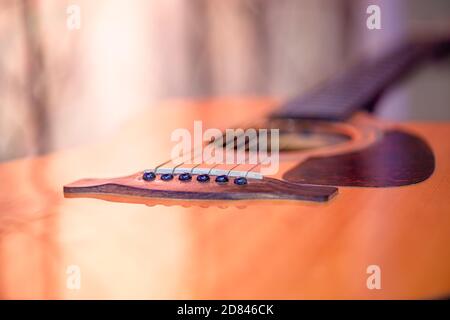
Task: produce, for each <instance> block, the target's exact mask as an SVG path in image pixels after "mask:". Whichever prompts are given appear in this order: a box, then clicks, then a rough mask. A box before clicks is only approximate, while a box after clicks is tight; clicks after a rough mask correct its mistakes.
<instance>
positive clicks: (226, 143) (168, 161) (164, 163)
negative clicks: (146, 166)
mask: <svg viewBox="0 0 450 320" xmlns="http://www.w3.org/2000/svg"><path fill="white" fill-rule="evenodd" d="M244 127H249V126H244ZM242 135H245V133H243V134H241V135H239V136H238V137H240V136H242ZM216 137H218V136H216ZM216 137H214V138H216ZM232 140H233V142H234V137H233V139H232ZM216 142H217V141H216V139H215V140H214V141H213V142H209V143H208V144H210V143H216ZM230 142H231V141H228V140H227V141H226V142H225V148H226V147H227V145H228V143H230ZM195 148H196V147H195V146H194V147H192V148H191V150H190V151H189V153H193V151H194V150H195ZM200 150H202V148H200ZM197 155H198V153H197ZM184 156H185V154H182V155H179V156H178V157H176V158H175V159H169V160H167V161H164V162H162V163H160V164H159V165H157V166H156V167H155V169H154V170H153V172H154V173H157V170H158V169H159V168H161V167H162V166H164V165H166V164H168V163H170V162H172V161H175V160H177V159H180V158H183V157H184ZM194 158H195V155H194V156H192V157H191V158H190V160H192V159H194ZM210 158H212V157H210ZM210 158H208V160H209V159H210ZM185 162H186V161H183V162H181V163H180V164H178V165H177V166H175V167H174V168H173V170H172V174H173V173H174V172H175V169H176V168H178V167H179V166H181V165H183V164H184V163H185ZM201 164H202V163H199V164H198V165H196V166H195V167H194V168H192V169H195V168H196V167H197V166H199V165H201ZM211 169H212V168H211Z"/></svg>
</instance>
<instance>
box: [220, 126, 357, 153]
mask: <svg viewBox="0 0 450 320" xmlns="http://www.w3.org/2000/svg"><path fill="white" fill-rule="evenodd" d="M260 128H265V129H279V151H280V152H281V153H291V152H299V151H306V150H311V149H317V148H323V147H327V146H332V145H337V144H341V143H345V142H348V141H350V140H351V137H350V136H349V135H347V134H345V133H343V132H340V131H338V130H337V129H336V126H334V125H330V124H327V123H323V122H317V121H299V120H290V119H282V120H281V119H277V120H270V121H268V122H267V124H266V126H261V127H260ZM257 134H258V135H259V131H258V130H257ZM258 138H259V136H258ZM224 141H225V139H224ZM270 142H271V136H270V130H268V136H267V143H268V146H267V148H268V151H269V153H270V152H271V145H270ZM237 145H238V142H237V138H235V140H234V149H235V150H236V149H237ZM223 147H224V148H225V147H226V143H225V142H224V144H223ZM249 149H250V143H249V138H248V137H247V136H246V137H245V150H246V151H249ZM258 150H259V145H258Z"/></svg>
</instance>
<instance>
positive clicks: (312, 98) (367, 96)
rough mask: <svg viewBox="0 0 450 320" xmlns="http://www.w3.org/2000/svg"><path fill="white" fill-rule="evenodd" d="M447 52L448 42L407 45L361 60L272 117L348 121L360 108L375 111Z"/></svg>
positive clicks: (293, 101) (286, 105)
mask: <svg viewBox="0 0 450 320" xmlns="http://www.w3.org/2000/svg"><path fill="white" fill-rule="evenodd" d="M447 51H448V41H439V42H433V43H407V44H404V45H402V46H399V47H397V48H395V49H394V50H392V51H390V52H388V53H386V54H384V55H382V56H380V57H378V58H377V59H374V60H368V61H361V62H360V63H358V64H356V65H355V66H353V67H352V68H350V69H349V70H347V71H346V72H344V73H342V74H340V75H338V76H337V77H335V78H333V79H331V80H329V81H327V82H325V83H324V84H322V85H321V86H318V87H317V88H316V89H315V90H313V91H311V92H310V93H308V94H306V95H302V96H300V97H297V98H294V99H293V100H291V101H289V102H288V103H286V104H284V105H283V106H281V108H279V109H278V110H277V111H276V112H275V113H273V114H272V115H271V117H273V118H296V119H312V120H329V121H344V120H346V119H348V118H349V117H350V116H351V115H352V114H353V113H354V112H356V111H358V110H364V109H365V110H369V111H372V110H373V108H374V106H375V103H376V102H377V100H378V98H379V97H380V96H381V95H382V94H383V92H384V91H385V90H386V89H387V88H388V87H390V86H391V85H392V84H393V83H395V82H396V81H398V80H399V79H400V78H402V77H403V76H404V75H405V74H406V73H408V72H409V71H411V70H412V69H413V68H414V67H416V66H417V65H419V64H420V62H423V61H424V60H426V58H429V57H432V56H433V55H434V54H437V53H441V52H444V53H447Z"/></svg>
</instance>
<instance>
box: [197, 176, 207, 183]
mask: <svg viewBox="0 0 450 320" xmlns="http://www.w3.org/2000/svg"><path fill="white" fill-rule="evenodd" d="M197 181H198V182H208V181H209V175H207V174H199V175H198V176H197Z"/></svg>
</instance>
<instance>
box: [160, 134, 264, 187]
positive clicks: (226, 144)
mask: <svg viewBox="0 0 450 320" xmlns="http://www.w3.org/2000/svg"><path fill="white" fill-rule="evenodd" d="M243 135H245V133H243V134H241V135H239V136H238V137H237V138H239V137H242V136H243ZM222 136H223V135H222ZM217 137H219V136H215V137H214V138H215V139H214V141H211V142H209V143H208V144H211V143H216V144H217V140H216V138H217ZM234 138H235V137H233V138H232V139H230V140H227V141H226V142H225V147H224V148H225V149H226V148H228V145H229V144H230V143H231V142H233V143H234ZM256 140H258V137H256ZM253 141H254V139H253V140H249V141H248V144H250V143H251V142H253ZM257 143H258V142H257ZM242 144H246V141H245V140H244V141H243V142H241V143H240V144H238V145H237V146H236V147H237V148H239V147H240V146H242ZM194 150H195V147H193V148H191V150H190V153H193V155H192V156H191V157H190V160H193V159H195V158H196V157H197V156H198V155H200V153H198V152H197V153H195V152H194ZM200 150H202V148H200ZM181 157H184V155H181V156H178V157H177V158H175V159H179V158H181ZM248 157H249V153H246V155H245V161H246V160H247V159H248ZM211 158H212V156H211V157H209V158H207V159H206V160H205V161H208V160H209V159H211ZM268 158H269V156H268V155H266V156H265V157H264V158H263V159H262V160H261V159H258V160H259V162H257V163H256V164H255V165H254V166H252V167H250V168H249V169H248V170H246V172H245V175H244V178H246V177H247V176H248V174H249V173H250V172H251V171H252V170H253V169H254V168H256V167H258V166H259V165H261V164H263V162H264V161H265V160H266V159H268ZM171 161H172V159H170V160H168V161H166V162H163V163H162V164H160V165H158V166H157V167H155V172H156V170H157V169H158V168H160V167H161V166H163V165H165V164H167V163H169V162H171ZM184 163H185V161H184V162H182V163H180V164H178V165H176V166H175V167H174V168H173V169H172V173H171V174H174V172H175V170H176V168H178V167H179V166H181V165H183V164H184ZM201 164H202V163H199V164H197V165H195V166H194V167H192V168H191V170H190V171H189V173H190V174H192V172H193V171H194V169H195V168H197V167H198V166H200V165H201ZM241 164H242V163H238V164H236V165H234V166H233V167H231V168H230V169H229V170H228V172H227V174H226V175H227V176H228V175H229V174H230V173H231V171H232V170H233V169H235V168H237V167H239V166H240V165H241ZM218 165H219V164H215V165H214V166H212V167H211V168H210V169H209V171H208V173H207V174H208V175H210V174H211V171H212V170H213V169H214V168H215V167H217V166H218Z"/></svg>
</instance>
